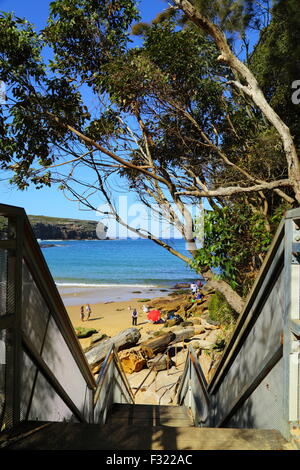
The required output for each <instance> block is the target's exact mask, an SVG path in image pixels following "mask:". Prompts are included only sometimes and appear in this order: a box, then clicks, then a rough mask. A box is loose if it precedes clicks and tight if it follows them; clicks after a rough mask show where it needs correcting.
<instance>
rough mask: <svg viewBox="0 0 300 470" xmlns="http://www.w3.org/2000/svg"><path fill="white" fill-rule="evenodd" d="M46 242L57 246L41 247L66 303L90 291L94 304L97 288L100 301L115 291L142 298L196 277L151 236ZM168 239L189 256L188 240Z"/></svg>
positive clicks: (123, 294)
mask: <svg viewBox="0 0 300 470" xmlns="http://www.w3.org/2000/svg"><path fill="white" fill-rule="evenodd" d="M42 243H43V245H44V244H51V245H52V244H53V245H55V246H51V247H47V248H42V251H43V255H44V257H45V259H46V261H47V264H48V266H49V269H50V271H51V274H52V276H53V278H54V280H55V282H56V284H57V286H58V289H59V290H60V292H61V294H62V295H63V297H64V300H66V302H65V303H67V304H72V303H73V304H74V302H75V300H76V301H78V299H73V300H74V302H73V301H72V294H73V293H77V294H78V292H85V293H89V301H90V302H92V301H93V300H91V296H92V297H93V299H94V298H95V294H97V292H98V293H99V292H100V293H101V295H100V297H101V298H100V299H99V295H98V297H97V301H106V300H107V299H112V297H114V299H115V298H116V293H117V294H120V295H119V296H117V298H118V299H120V298H122V300H124V299H125V296H126V298H132V297H139V296H143V295H145V294H146V293H147V294H148V295H149V294H150V293H151V297H154V296H156V295H157V294H159V293H160V292H164V290H165V289H167V290H170V289H171V288H173V287H174V285H175V284H177V283H183V282H191V281H193V280H194V279H195V278H196V276H195V272H194V271H192V270H191V269H190V268H189V267H188V265H187V264H186V263H184V262H183V261H181V260H180V259H179V258H177V257H175V256H174V255H172V254H170V253H169V252H168V251H167V250H164V249H163V248H161V247H159V246H158V245H156V244H155V243H154V242H153V241H152V240H145V239H119V240H63V241H56V240H55V241H51V240H49V241H44V240H43V242H42ZM168 243H169V244H171V246H172V247H173V248H175V249H177V250H178V251H180V252H181V253H183V254H185V255H186V256H189V253H188V252H187V251H186V250H185V241H184V240H181V239H172V240H168ZM133 293H134V294H135V295H132V294H133ZM138 294H139V295H138ZM128 296H129V297H128ZM130 296H131V297H130Z"/></svg>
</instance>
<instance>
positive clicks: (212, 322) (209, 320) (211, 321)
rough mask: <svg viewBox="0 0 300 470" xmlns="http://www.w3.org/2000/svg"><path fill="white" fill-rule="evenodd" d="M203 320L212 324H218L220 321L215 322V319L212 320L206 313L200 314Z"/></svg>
mask: <svg viewBox="0 0 300 470" xmlns="http://www.w3.org/2000/svg"><path fill="white" fill-rule="evenodd" d="M202 318H203V320H205V321H207V323H209V324H210V325H214V326H220V323H219V322H217V321H214V320H212V319H211V318H210V317H209V316H208V315H205V314H204V315H203V316H202Z"/></svg>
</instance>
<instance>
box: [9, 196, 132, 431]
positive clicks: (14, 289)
mask: <svg viewBox="0 0 300 470" xmlns="http://www.w3.org/2000/svg"><path fill="white" fill-rule="evenodd" d="M114 357H115V356H114ZM114 363H115V361H114ZM116 374H117V373H116V372H114V373H113V374H112V376H114V377H115V376H116ZM118 374H121V368H118ZM98 385H99V384H98ZM116 386H117V385H116ZM103 387H104V388H105V386H104V385H102V390H103ZM113 388H114V387H113ZM95 393H97V394H98V400H97V405H96V407H94V401H95V400H94V398H95ZM110 396H111V394H110ZM116 396H117V393H114V397H116ZM128 396H129V395H128ZM123 399H124V397H123ZM101 400H103V401H105V397H104V396H103V394H101V393H100V394H99V387H98V389H97V384H96V382H95V379H94V376H93V374H92V373H91V370H90V367H89V365H88V362H87V360H86V357H85V355H84V353H83V351H82V348H81V346H80V344H79V341H78V339H77V337H76V335H75V332H74V328H73V326H72V324H71V321H70V319H69V316H68V314H67V312H66V310H65V307H64V304H63V302H62V299H61V297H60V295H59V292H58V290H57V288H56V285H55V282H54V280H53V278H52V276H51V273H50V271H49V269H48V266H47V263H46V261H45V259H44V257H43V254H42V252H41V249H40V247H39V244H38V243H37V241H36V238H35V236H34V233H33V231H32V228H31V225H30V223H29V221H28V218H27V216H26V213H25V211H24V210H23V209H22V208H18V207H13V206H7V205H2V204H0V431H1V430H3V429H5V428H6V429H7V428H12V427H14V426H16V425H17V424H18V423H19V422H20V421H24V420H41V421H63V420H64V421H77V422H89V423H93V422H95V421H96V422H99V419H98V416H97V411H98V409H99V406H100V403H101Z"/></svg>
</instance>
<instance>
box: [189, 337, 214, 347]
mask: <svg viewBox="0 0 300 470" xmlns="http://www.w3.org/2000/svg"><path fill="white" fill-rule="evenodd" d="M192 344H193V348H194V349H212V348H213V345H214V344H215V342H214V341H213V342H211V341H207V340H206V339H199V340H196V341H193V343H192Z"/></svg>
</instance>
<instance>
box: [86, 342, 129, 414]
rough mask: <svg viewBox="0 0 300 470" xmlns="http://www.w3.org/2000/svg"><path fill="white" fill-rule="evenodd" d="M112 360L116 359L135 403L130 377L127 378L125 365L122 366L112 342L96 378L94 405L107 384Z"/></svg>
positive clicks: (118, 368) (124, 382)
mask: <svg viewBox="0 0 300 470" xmlns="http://www.w3.org/2000/svg"><path fill="white" fill-rule="evenodd" d="M112 361H114V363H115V366H116V367H117V370H118V372H119V373H120V375H121V378H122V381H123V384H124V385H125V388H126V390H127V392H128V394H129V396H130V398H131V400H132V403H134V396H133V393H132V390H131V388H130V385H129V382H128V379H127V377H126V375H125V373H124V370H123V366H122V364H121V362H120V359H119V357H118V355H117V352H116V348H115V345H114V344H112V345H111V347H110V349H109V351H108V353H107V354H106V356H105V359H104V361H103V363H102V366H101V369H100V373H99V375H98V377H97V380H96V391H95V394H94V407H95V406H96V404H97V402H98V399H99V395H100V393H101V390H102V387H103V385H104V384H105V381H106V374H107V372H108V368H109V365H110V364H111V362H112Z"/></svg>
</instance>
